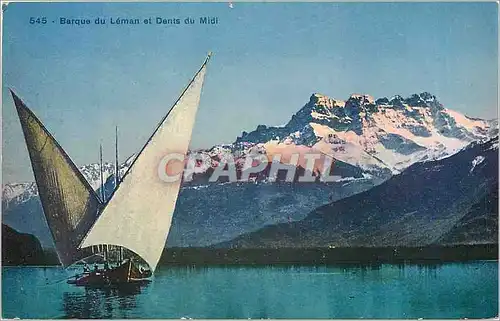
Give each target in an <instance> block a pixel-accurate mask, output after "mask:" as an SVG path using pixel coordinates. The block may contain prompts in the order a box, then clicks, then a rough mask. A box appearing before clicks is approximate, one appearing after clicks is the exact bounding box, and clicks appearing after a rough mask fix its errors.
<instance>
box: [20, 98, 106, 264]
mask: <svg viewBox="0 0 500 321" xmlns="http://www.w3.org/2000/svg"><path fill="white" fill-rule="evenodd" d="M11 94H12V97H13V99H14V103H15V105H16V109H17V113H18V115H19V120H20V122H21V127H22V129H23V133H24V138H25V140H26V145H27V147H28V152H29V156H30V160H31V165H32V167H33V173H34V175H35V180H36V184H37V187H38V193H39V196H40V201H41V203H42V207H43V211H44V213H45V217H46V220H47V223H48V225H49V228H50V231H51V233H52V236H53V239H54V243H55V246H56V249H57V254H58V256H59V260H60V261H61V263H62V264H63V265H64V266H68V265H71V264H73V263H74V262H75V261H77V260H78V259H80V258H81V257H80V254H81V253H79V250H78V246H79V244H80V242H81V241H82V240H83V238H84V236H85V235H86V233H87V232H88V230H89V229H90V227H91V226H92V224H93V223H94V221H95V219H96V217H97V213H98V211H99V209H100V207H101V203H100V202H99V199H98V197H97V195H96V194H95V192H94V190H93V189H92V187H91V186H90V185H89V183H88V182H87V181H86V179H85V178H84V177H83V175H82V174H81V173H80V171H79V170H78V168H77V167H76V165H75V164H74V163H73V162H72V161H71V159H70V158H69V157H68V155H67V154H66V153H65V151H64V150H63V149H62V147H61V146H60V145H59V144H58V143H57V141H56V140H55V139H54V137H52V135H51V134H50V133H49V132H48V131H47V129H46V128H45V127H44V126H43V125H42V123H41V122H40V120H39V119H38V118H37V117H36V116H35V115H34V114H33V112H32V111H31V110H30V109H28V107H26V105H25V104H24V103H23V102H22V101H21V99H19V97H17V96H16V94H14V92H12V91H11Z"/></svg>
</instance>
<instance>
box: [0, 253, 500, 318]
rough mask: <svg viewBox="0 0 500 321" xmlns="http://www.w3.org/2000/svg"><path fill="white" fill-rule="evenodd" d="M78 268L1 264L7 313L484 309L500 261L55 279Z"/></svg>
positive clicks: (493, 298)
mask: <svg viewBox="0 0 500 321" xmlns="http://www.w3.org/2000/svg"><path fill="white" fill-rule="evenodd" d="M77 271H79V270H71V269H70V270H64V269H62V268H60V267H4V268H3V269H2V310H3V311H2V312H3V313H2V315H3V317H4V318H14V317H20V318H177V319H178V318H245V319H246V318H344V319H345V318H487V317H494V316H497V315H498V263H497V262H491V261H488V262H486V261H480V262H469V263H453V264H443V265H434V266H429V265H427V266H422V265H404V266H399V265H380V266H374V267H352V266H351V267H342V266H335V267H326V266H318V267H309V266H287V267H281V266H280V267H278V266H261V267H246V266H231V267H197V268H195V267H160V268H159V269H158V270H157V272H156V274H155V277H154V278H153V280H152V281H151V282H150V283H149V284H147V285H143V286H136V287H130V288H125V289H86V288H80V287H75V286H72V285H68V284H66V282H65V281H62V282H58V283H56V282H57V281H60V280H62V279H64V278H66V277H68V276H71V275H73V274H75V273H76V272H77Z"/></svg>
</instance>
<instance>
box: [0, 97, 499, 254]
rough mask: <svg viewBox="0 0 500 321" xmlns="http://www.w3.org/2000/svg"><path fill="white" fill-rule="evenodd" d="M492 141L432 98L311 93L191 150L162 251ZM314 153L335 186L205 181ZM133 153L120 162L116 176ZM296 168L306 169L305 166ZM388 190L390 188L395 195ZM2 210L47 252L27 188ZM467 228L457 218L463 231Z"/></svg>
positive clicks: (95, 173)
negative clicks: (282, 118) (232, 167)
mask: <svg viewBox="0 0 500 321" xmlns="http://www.w3.org/2000/svg"><path fill="white" fill-rule="evenodd" d="M496 135H498V122H497V120H482V119H477V118H470V117H467V116H465V115H462V114H460V113H458V112H456V111H453V110H451V109H447V108H445V107H444V106H443V105H442V104H441V103H439V101H438V100H437V99H436V97H435V96H433V95H431V94H429V93H421V94H414V95H411V96H410V97H408V98H402V97H401V96H394V97H392V98H379V99H377V100H375V99H373V98H372V97H371V96H368V95H358V94H355V95H351V97H349V98H348V99H347V100H345V101H342V100H336V99H332V98H329V97H327V96H324V95H321V94H313V95H311V97H310V98H309V101H308V102H307V103H306V104H305V105H304V106H303V107H302V108H301V109H300V110H299V111H298V112H296V113H295V114H294V115H292V117H291V119H290V121H289V122H288V123H286V124H285V125H283V126H279V127H273V126H271V127H268V126H265V125H259V126H257V128H256V129H255V130H254V131H251V132H248V133H247V132H243V133H242V134H241V135H240V136H239V137H237V139H236V140H235V141H234V142H233V143H230V144H219V145H216V146H213V147H212V148H209V149H204V150H197V151H196V152H197V153H204V154H206V155H208V156H209V157H210V160H211V164H210V166H206V167H204V168H198V169H197V172H196V173H195V175H194V180H193V181H191V182H184V183H183V187H182V189H181V192H180V195H179V199H178V202H177V206H176V210H175V213H174V218H173V225H172V228H171V231H170V234H169V236H168V240H167V245H168V246H209V245H213V244H219V243H223V242H228V241H230V240H232V239H234V238H237V237H239V236H241V235H245V237H247V233H250V232H254V231H258V230H259V229H261V228H263V227H265V226H270V225H274V224H280V223H285V224H290V223H293V222H295V221H300V222H303V219H307V218H306V216H307V215H308V213H310V212H311V211H314V210H315V209H317V208H318V207H319V208H322V207H321V206H329V205H328V204H330V203H331V202H335V201H339V200H342V199H345V198H346V197H349V196H352V195H355V194H357V195H356V196H355V197H360V196H358V195H366V194H363V193H362V194H359V193H361V192H364V191H367V192H371V191H372V190H373V189H374V188H375V187H376V186H377V185H379V184H381V183H383V182H385V181H387V180H388V181H387V182H386V183H384V184H387V183H388V182H390V181H393V180H394V179H397V177H400V176H401V175H403V176H404V175H406V173H408V172H407V171H408V170H411V169H412V168H415V167H414V166H417V167H418V166H423V165H421V164H432V161H441V160H442V161H445V159H451V158H450V157H448V156H450V155H453V154H455V153H457V152H458V151H460V150H463V149H464V148H465V147H466V146H468V145H470V144H471V143H472V144H474V142H484V141H487V140H488V139H490V138H491V137H494V136H496ZM192 152H194V151H192ZM318 152H320V153H323V154H327V155H331V156H332V157H333V158H334V159H335V163H334V169H333V175H335V176H336V181H335V182H331V183H320V182H316V183H299V182H297V181H294V182H289V183H287V182H282V181H278V182H271V181H269V179H268V177H267V176H266V175H265V174H266V173H264V175H262V176H259V177H257V179H256V180H254V181H251V182H239V183H228V182H227V180H223V179H222V180H219V181H217V182H214V183H211V182H209V181H208V177H209V176H210V174H211V173H212V172H213V169H214V168H215V167H216V166H217V165H218V164H219V163H220V162H221V161H223V160H224V159H227V158H229V157H231V158H233V157H234V158H235V159H236V163H237V165H238V166H240V167H241V164H242V162H243V160H244V158H245V157H246V156H247V155H253V154H264V155H266V156H267V157H268V158H269V159H272V157H273V156H274V155H276V154H280V155H290V154H293V153H299V154H301V155H304V154H307V153H318ZM133 157H134V156H131V157H130V158H129V159H128V160H127V161H126V162H124V163H123V164H122V165H121V166H120V173H121V175H123V173H124V172H125V171H126V170H127V168H128V167H129V166H130V164H131V161H132V160H133ZM446 157H448V158H446ZM478 162H479V161H478ZM479 165H480V164H479ZM426 166H427V165H426ZM298 167H299V169H300V170H303V166H302V164H300V163H299V165H298ZM80 170H81V171H82V173H83V175H84V176H85V177H86V178H87V180H88V181H89V183H90V185H91V186H92V187H93V188H94V189H96V190H97V189H99V187H100V172H99V165H98V164H88V165H84V166H81V167H80ZM113 173H114V166H113V164H111V163H105V164H104V177H105V180H106V184H105V189H106V195H108V196H109V195H110V194H111V192H112V190H113V189H114V174H113ZM426 175H427V174H426ZM439 179H442V180H444V181H442V182H441V183H440V184H442V185H443V186H442V187H444V186H445V185H446V184H447V181H446V180H448V178H445V177H441V178H439ZM396 182H398V181H396ZM401 182H403V181H400V183H401ZM475 182H477V183H478V184H483V183H481V182H480V181H479V180H477V181H475ZM393 184H394V186H395V187H394V188H395V190H397V191H399V190H400V189H401V188H400V187H397V184H396V183H393ZM407 188H408V189H409V190H412V189H414V188H415V187H414V186H407ZM414 193H417V191H416V190H415V192H414ZM485 197H486V196H485ZM477 201H478V202H479V200H478V199H477ZM374 202H375V201H374ZM374 204H376V202H375V203H372V205H374ZM374 206H375V205H374ZM2 208H3V223H5V224H7V225H9V226H11V227H13V228H15V229H16V230H18V231H20V232H23V233H30V234H33V235H35V236H37V237H38V238H39V239H40V241H41V243H42V245H43V246H44V247H53V245H52V241H51V236H50V232H49V230H48V227H47V225H46V223H45V220H44V217H43V212H42V209H41V205H40V201H39V199H38V196H37V192H36V186H35V184H34V183H33V182H28V183H17V184H6V185H4V186H3V191H2ZM476 208H477V209H480V208H481V205H480V204H479V203H478V205H477V207H476ZM310 215H311V214H309V216H310ZM309 216H307V217H309ZM297 224H298V223H297ZM301 224H302V223H301ZM457 224H458V223H457ZM467 224H468V223H466V222H465V221H464V222H462V226H468V225H467ZM393 227H394V228H397V226H393ZM443 237H444V236H443ZM453 237H455V236H449V238H450V240H451V239H453ZM236 243H237V242H236ZM236 243H234V244H236ZM238 244H239V243H238Z"/></svg>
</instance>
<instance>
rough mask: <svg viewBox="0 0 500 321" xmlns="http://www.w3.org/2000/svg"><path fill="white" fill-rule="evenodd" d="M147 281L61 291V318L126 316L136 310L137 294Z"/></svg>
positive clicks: (141, 290)
mask: <svg viewBox="0 0 500 321" xmlns="http://www.w3.org/2000/svg"><path fill="white" fill-rule="evenodd" d="M149 284H150V282H149V281H144V282H140V283H139V282H138V283H127V284H119V285H110V286H106V287H102V286H99V287H93V286H85V287H81V288H80V289H81V291H75V292H64V293H63V302H62V303H63V304H62V306H63V307H62V308H63V313H64V316H63V318H69V319H75V318H76V319H87V318H99V319H110V318H128V317H131V315H130V314H131V312H132V311H134V310H137V296H138V295H140V294H141V293H143V291H144V289H145V288H146V287H148V286H149Z"/></svg>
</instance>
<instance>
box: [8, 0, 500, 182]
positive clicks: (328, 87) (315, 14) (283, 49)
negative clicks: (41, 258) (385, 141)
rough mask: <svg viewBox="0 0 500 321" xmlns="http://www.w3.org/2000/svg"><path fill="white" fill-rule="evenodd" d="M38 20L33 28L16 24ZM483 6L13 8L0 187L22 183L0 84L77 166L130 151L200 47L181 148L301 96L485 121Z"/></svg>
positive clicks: (297, 104) (493, 88) (489, 22)
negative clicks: (213, 19)
mask: <svg viewBox="0 0 500 321" xmlns="http://www.w3.org/2000/svg"><path fill="white" fill-rule="evenodd" d="M32 16H34V17H39V16H46V17H47V18H48V20H49V23H48V24H47V25H44V26H34V25H30V24H29V18H30V17H32ZM98 16H105V17H108V18H109V17H127V18H134V17H137V18H141V19H143V18H148V17H153V19H154V18H155V17H157V16H160V17H164V18H174V17H177V18H185V17H188V16H191V17H196V18H197V17H200V16H217V17H219V21H220V23H219V25H217V26H203V25H194V26H186V25H180V26H171V25H170V26H160V25H140V26H112V25H107V26H105V27H99V26H94V25H91V26H61V25H58V24H56V23H51V21H52V20H58V19H59V17H72V18H77V17H82V18H84V17H87V18H91V19H93V18H96V17H98ZM497 36H498V30H497V5H496V4H495V3H238V2H237V3H235V4H234V8H233V9H230V8H229V6H228V4H227V3H203V4H200V3H183V4H176V3H140V4H134V3H121V4H119V3H107V4H102V3H91V4H72V3H14V4H10V5H9V6H8V7H7V9H6V11H5V15H4V40H3V41H4V42H3V46H4V47H3V49H4V53H3V86H4V87H3V89H2V90H3V181H4V183H5V182H11V181H26V180H32V172H31V167H30V165H29V160H28V154H27V151H26V148H25V146H24V141H23V137H22V132H21V129H20V125H19V121H18V119H17V116H16V114H15V109H14V106H13V103H12V100H11V98H10V96H9V95H8V91H7V88H8V87H12V88H13V89H14V90H15V91H16V92H17V93H18V95H19V96H20V97H21V98H22V99H23V100H24V101H25V102H26V103H27V105H28V106H29V107H30V108H31V109H32V110H33V111H34V112H35V113H36V114H37V115H38V116H39V117H40V118H41V120H42V122H44V124H45V125H46V127H47V128H48V129H49V130H50V131H51V132H52V133H53V134H54V136H55V137H56V139H58V140H59V142H60V144H61V145H62V146H63V147H64V148H65V149H66V151H67V152H68V154H69V155H70V156H71V157H72V159H73V160H74V161H75V162H76V163H77V164H78V165H81V164H85V163H90V162H95V161H97V159H98V157H97V156H98V150H99V143H100V142H102V143H103V144H104V148H105V158H106V159H107V160H109V161H112V160H113V140H114V126H115V125H118V126H119V128H120V139H121V146H120V153H121V156H122V157H121V160H122V161H123V160H124V158H125V157H126V156H128V155H130V154H132V153H133V152H136V151H137V150H139V149H140V148H141V146H142V144H143V143H144V142H145V140H146V139H147V138H148V137H149V135H150V133H151V131H152V130H153V128H154V127H155V126H156V124H157V122H158V121H159V120H160V118H161V117H162V116H163V115H164V114H165V112H166V111H167V110H168V109H169V108H170V106H171V104H172V103H173V102H174V101H175V100H176V98H177V95H178V94H179V93H180V92H181V90H182V89H183V88H184V86H185V85H186V84H187V82H188V81H189V79H190V78H191V77H192V76H193V74H194V73H195V72H196V70H197V69H198V68H199V66H200V64H201V63H202V62H203V60H204V58H205V55H206V53H207V52H208V51H210V50H211V51H213V52H214V56H213V59H212V61H211V63H210V65H209V69H208V73H207V77H206V82H205V88H204V92H203V96H202V100H201V104H200V109H199V113H198V115H197V120H196V125H195V129H194V132H193V137H192V144H191V146H192V147H193V148H198V147H209V146H211V145H213V144H216V143H223V142H232V141H234V140H235V138H236V136H238V135H239V134H240V133H241V131H243V130H246V131H250V130H253V129H254V128H255V127H256V126H257V125H258V124H266V125H280V124H284V123H286V122H287V121H288V120H289V119H290V117H291V115H292V114H293V113H295V112H296V111H297V110H298V109H300V108H301V107H302V106H303V105H304V104H305V103H306V102H307V101H308V99H309V96H310V95H311V94H312V93H313V92H321V93H324V94H326V95H329V96H331V97H335V98H338V99H346V98H347V97H348V96H349V95H350V94H351V93H367V94H371V95H373V96H375V97H376V98H377V97H381V96H393V95H395V94H400V95H403V96H408V95H410V94H412V93H415V92H421V91H429V92H431V93H433V94H435V95H436V96H437V97H438V99H439V100H440V101H441V102H442V103H443V104H444V105H445V106H446V107H448V108H452V109H455V110H458V111H460V112H463V113H465V114H467V115H470V116H474V117H483V118H495V117H497V116H496V114H497V87H498V79H497V78H498V74H497V69H498V65H497V57H498V53H497V48H498V43H497Z"/></svg>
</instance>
